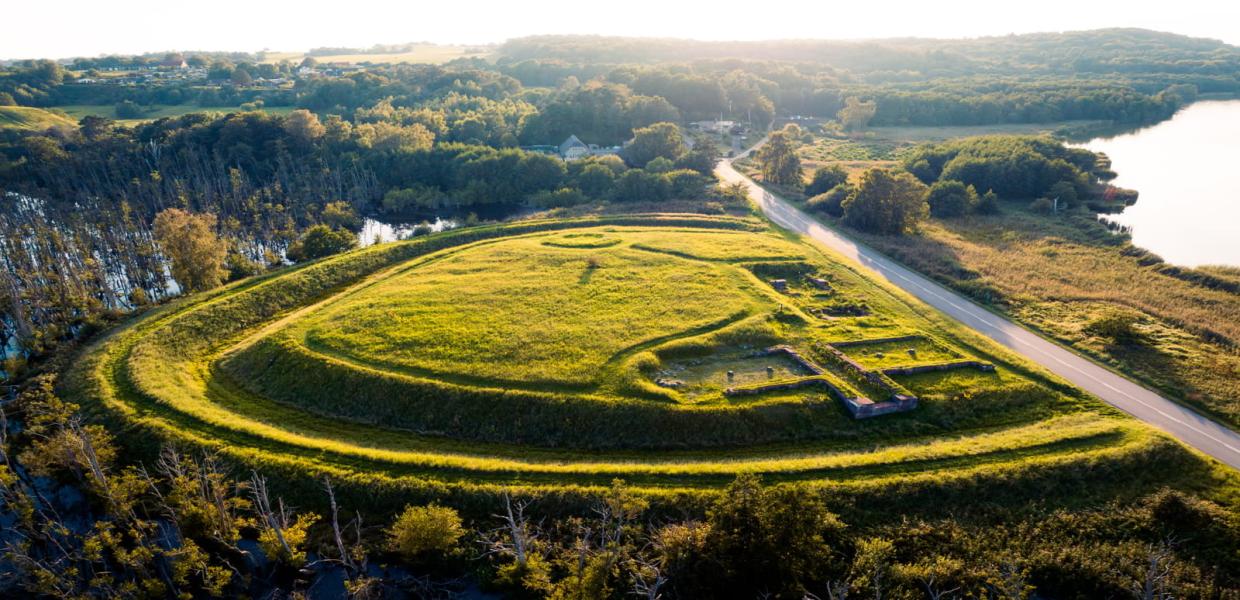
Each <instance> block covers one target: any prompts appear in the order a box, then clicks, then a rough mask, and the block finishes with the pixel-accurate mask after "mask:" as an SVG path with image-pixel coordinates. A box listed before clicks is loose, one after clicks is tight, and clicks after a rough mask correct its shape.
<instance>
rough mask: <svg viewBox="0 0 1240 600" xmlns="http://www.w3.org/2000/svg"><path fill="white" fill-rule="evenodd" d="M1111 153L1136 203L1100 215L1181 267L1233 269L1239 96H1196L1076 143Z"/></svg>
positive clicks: (1239, 239)
mask: <svg viewBox="0 0 1240 600" xmlns="http://www.w3.org/2000/svg"><path fill="white" fill-rule="evenodd" d="M1082 146H1083V147H1085V148H1088V149H1090V150H1093V151H1095V152H1105V153H1107V155H1108V156H1110V157H1111V161H1112V163H1113V164H1112V168H1113V169H1114V170H1115V172H1116V173H1119V177H1118V178H1117V179H1116V180H1115V181H1114V183H1115V185H1118V186H1120V187H1125V188H1131V189H1134V190H1137V191H1138V192H1139V193H1140V196H1139V197H1138V199H1137V202H1136V204H1133V205H1132V206H1130V207H1128V208H1126V209H1124V211H1123V212H1122V213H1120V214H1116V215H1109V216H1108V219H1109V220H1112V221H1115V222H1117V223H1119V224H1120V225H1124V226H1127V227H1130V228H1131V230H1132V242H1133V244H1135V245H1137V246H1140V247H1142V248H1145V249H1147V250H1149V251H1151V252H1154V253H1155V254H1158V255H1159V256H1161V257H1163V259H1164V260H1166V261H1167V262H1170V263H1173V264H1177V265H1184V266H1190V267H1195V266H1201V265H1231V266H1240V100H1204V101H1200V102H1195V103H1193V104H1190V105H1189V106H1187V107H1185V108H1184V109H1183V110H1181V111H1180V112H1178V113H1176V115H1175V116H1174V117H1172V118H1171V119H1169V120H1167V121H1163V122H1161V123H1159V124H1157V125H1153V126H1151V127H1146V128H1144V129H1140V130H1138V131H1134V132H1131V133H1126V134H1122V135H1117V136H1114V137H1105V138H1096V139H1093V140H1090V141H1089V142H1086V143H1085V144H1083V145H1082Z"/></svg>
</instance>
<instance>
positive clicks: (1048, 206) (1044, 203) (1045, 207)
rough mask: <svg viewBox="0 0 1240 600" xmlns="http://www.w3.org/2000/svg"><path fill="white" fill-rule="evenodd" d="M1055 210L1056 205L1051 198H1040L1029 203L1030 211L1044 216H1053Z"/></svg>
mask: <svg viewBox="0 0 1240 600" xmlns="http://www.w3.org/2000/svg"><path fill="white" fill-rule="evenodd" d="M1054 209H1055V203H1054V202H1053V201H1052V200H1051V199H1050V198H1038V199H1037V200H1034V201H1033V202H1030V203H1029V210H1031V211H1033V212H1035V213H1039V214H1043V215H1049V214H1051V211H1053V210H1054Z"/></svg>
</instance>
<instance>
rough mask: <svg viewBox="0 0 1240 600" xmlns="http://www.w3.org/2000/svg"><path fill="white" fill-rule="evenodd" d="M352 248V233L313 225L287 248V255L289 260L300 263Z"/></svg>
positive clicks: (354, 241) (354, 243) (354, 238)
mask: <svg viewBox="0 0 1240 600" xmlns="http://www.w3.org/2000/svg"><path fill="white" fill-rule="evenodd" d="M354 246H357V237H356V236H354V235H353V233H352V232H349V231H345V230H343V229H332V228H331V227H328V226H327V225H315V226H313V227H311V228H309V229H307V230H306V232H305V233H304V234H302V236H301V238H300V239H298V240H297V241H296V242H293V245H292V246H289V248H288V253H287V254H288V258H289V260H291V261H293V262H301V261H303V260H314V259H316V258H322V257H324V256H331V255H333V254H339V253H341V252H344V251H346V250H350V249H352V248H353V247H354Z"/></svg>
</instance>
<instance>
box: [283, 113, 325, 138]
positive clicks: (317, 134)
mask: <svg viewBox="0 0 1240 600" xmlns="http://www.w3.org/2000/svg"><path fill="white" fill-rule="evenodd" d="M284 132H285V133H287V134H288V135H289V137H291V138H293V139H294V140H297V142H298V143H300V144H302V145H306V146H309V145H310V144H313V143H314V142H315V141H316V140H318V139H319V138H321V137H323V134H324V133H326V132H327V128H325V127H323V124H322V123H320V122H319V117H318V115H315V114H314V113H312V112H310V111H308V110H305V109H299V110H295V111H293V112H291V113H289V114H288V116H287V117H284Z"/></svg>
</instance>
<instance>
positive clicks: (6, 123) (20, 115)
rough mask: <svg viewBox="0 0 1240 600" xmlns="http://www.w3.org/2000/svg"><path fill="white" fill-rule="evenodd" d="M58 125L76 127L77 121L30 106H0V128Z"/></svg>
mask: <svg viewBox="0 0 1240 600" xmlns="http://www.w3.org/2000/svg"><path fill="white" fill-rule="evenodd" d="M58 125H59V126H65V127H72V128H77V121H74V120H73V119H70V118H68V117H65V116H64V115H59V114H56V113H54V112H49V111H46V110H43V109H40V108H34V107H31V106H0V129H21V130H25V131H43V130H45V129H47V128H49V127H55V126H58Z"/></svg>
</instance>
